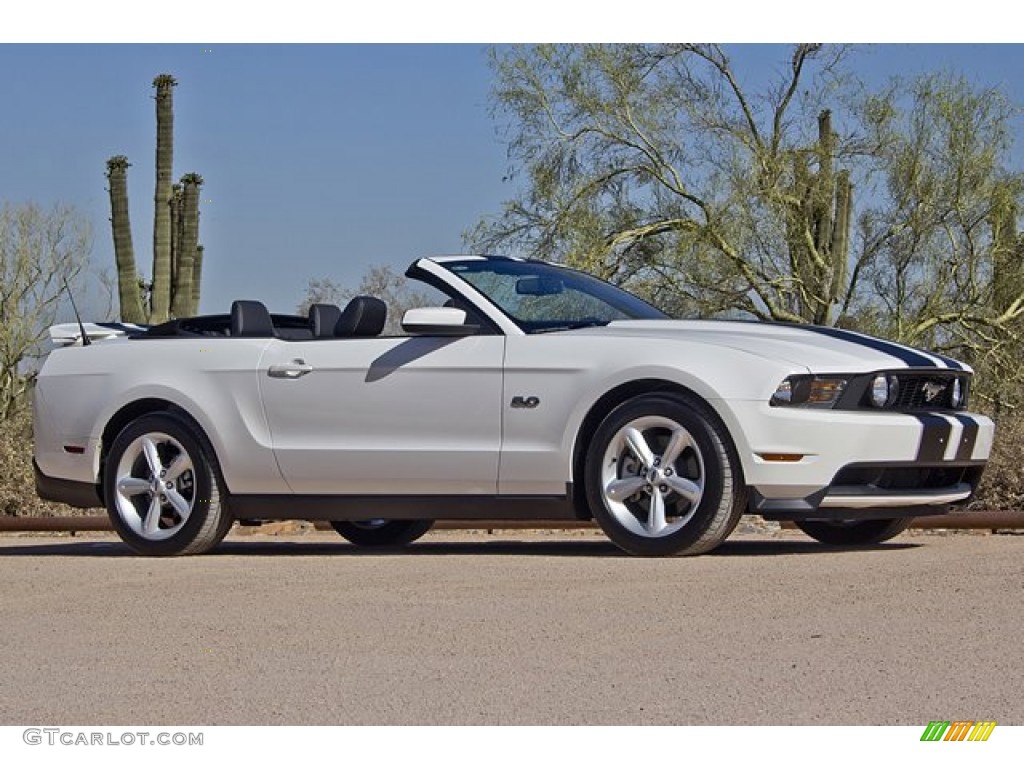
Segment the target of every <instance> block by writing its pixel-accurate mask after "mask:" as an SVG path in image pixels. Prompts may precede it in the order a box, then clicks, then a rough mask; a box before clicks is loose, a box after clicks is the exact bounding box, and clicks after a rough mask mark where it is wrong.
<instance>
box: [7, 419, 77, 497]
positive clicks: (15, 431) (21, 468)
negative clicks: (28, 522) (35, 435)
mask: <svg viewBox="0 0 1024 768" xmlns="http://www.w3.org/2000/svg"><path fill="white" fill-rule="evenodd" d="M85 511H86V510H77V509H73V508H72V507H69V506H66V505H64V504H57V503H54V502H49V501H43V500H42V499H40V498H39V497H38V496H37V495H36V486H35V478H34V477H33V474H32V409H31V407H29V405H28V404H27V403H19V404H18V405H17V406H16V407H15V408H14V409H13V410H12V412H11V415H10V416H9V417H8V418H6V419H4V420H3V421H2V422H0V515H5V516H10V515H19V516H24V515H34V516H53V515H73V514H82V513H83V512H85ZM92 511H93V512H95V510H92Z"/></svg>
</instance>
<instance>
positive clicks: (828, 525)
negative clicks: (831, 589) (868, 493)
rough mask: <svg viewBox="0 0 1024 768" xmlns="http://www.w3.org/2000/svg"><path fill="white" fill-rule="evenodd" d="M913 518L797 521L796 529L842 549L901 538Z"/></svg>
mask: <svg viewBox="0 0 1024 768" xmlns="http://www.w3.org/2000/svg"><path fill="white" fill-rule="evenodd" d="M913 520H914V518H912V517H897V518H892V519H889V520H837V521H835V522H833V521H830V520H797V521H796V527H797V528H799V529H800V530H801V531H803V532H804V533H806V534H807V535H808V536H810V537H811V538H812V539H815V540H816V541H820V542H821V543H822V544H831V545H834V546H841V547H854V546H867V545H871V544H881V543H882V542H883V541H888V540H889V539H891V538H893V537H894V536H899V535H900V534H901V533H903V532H904V531H905V530H907V528H909V527H910V524H911V523H912V522H913Z"/></svg>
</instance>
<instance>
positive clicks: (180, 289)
mask: <svg viewBox="0 0 1024 768" xmlns="http://www.w3.org/2000/svg"><path fill="white" fill-rule="evenodd" d="M202 184H203V177H202V176H200V175H199V174H198V173H187V174H185V175H184V176H182V177H181V189H182V196H181V228H180V233H181V236H180V239H179V243H178V254H177V262H176V263H175V265H174V271H175V281H174V299H173V302H172V305H171V311H172V312H173V313H174V315H175V317H183V316H185V315H189V314H192V279H193V276H194V267H193V264H194V262H195V258H196V248H197V246H198V245H199V187H201V186H202Z"/></svg>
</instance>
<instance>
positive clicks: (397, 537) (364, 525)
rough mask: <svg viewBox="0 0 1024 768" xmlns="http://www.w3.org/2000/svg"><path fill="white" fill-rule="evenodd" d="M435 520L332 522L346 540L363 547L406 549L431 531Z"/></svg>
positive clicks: (333, 526) (332, 525)
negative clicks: (407, 545)
mask: <svg viewBox="0 0 1024 768" xmlns="http://www.w3.org/2000/svg"><path fill="white" fill-rule="evenodd" d="M433 525H434V521H433V520H332V521H331V527H332V528H334V530H336V531H337V532H338V533H339V534H341V535H342V537H344V538H345V539H347V540H348V541H350V542H352V543H353V544H357V545H359V546H361V547H404V546H405V545H406V544H411V543H412V542H414V541H416V539H418V538H420V537H421V536H423V534H425V533H426V532H427V531H429V530H430V529H431V528H432V527H433Z"/></svg>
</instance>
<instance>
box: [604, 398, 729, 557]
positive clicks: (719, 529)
mask: <svg viewBox="0 0 1024 768" xmlns="http://www.w3.org/2000/svg"><path fill="white" fill-rule="evenodd" d="M584 486H585V489H586V494H587V502H588V504H589V506H590V509H591V512H592V513H593V515H594V518H595V519H596V520H597V522H598V523H599V524H600V525H601V527H602V529H604V532H605V533H606V534H607V535H608V537H609V538H610V539H611V540H612V541H613V542H615V543H616V544H617V545H618V546H620V547H621V548H622V549H624V550H626V551H627V552H630V553H631V554H635V555H683V554H687V555H692V554H699V553H701V552H707V551H709V550H711V549H713V548H714V547H716V546H718V544H720V543H721V542H722V541H723V540H724V539H725V538H726V537H727V536H728V535H729V534H730V533H731V532H732V530H733V528H735V527H736V523H737V522H738V521H739V518H740V515H741V514H742V513H743V509H744V505H745V500H746V499H745V493H744V490H743V484H742V481H741V478H740V477H739V470H738V462H737V461H736V459H735V458H734V452H733V449H732V447H731V444H730V443H729V439H728V436H727V434H726V432H725V428H724V427H723V426H721V424H720V422H719V420H718V419H717V417H716V416H715V415H714V414H713V413H712V412H711V411H710V410H709V409H708V407H707V406H706V405H704V404H703V403H701V402H699V401H697V400H695V399H693V398H684V397H682V396H676V395H667V394H652V395H642V396H639V397H636V398H634V399H632V400H629V401H627V402H625V403H623V404H622V405H620V406H619V407H618V408H616V409H614V410H613V411H612V412H611V413H609V414H608V416H607V417H605V419H604V421H603V422H602V423H601V425H600V426H599V427H598V429H597V431H596V432H595V434H594V437H593V439H592V440H591V442H590V446H589V448H588V450H587V456H586V461H585V466H584Z"/></svg>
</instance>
